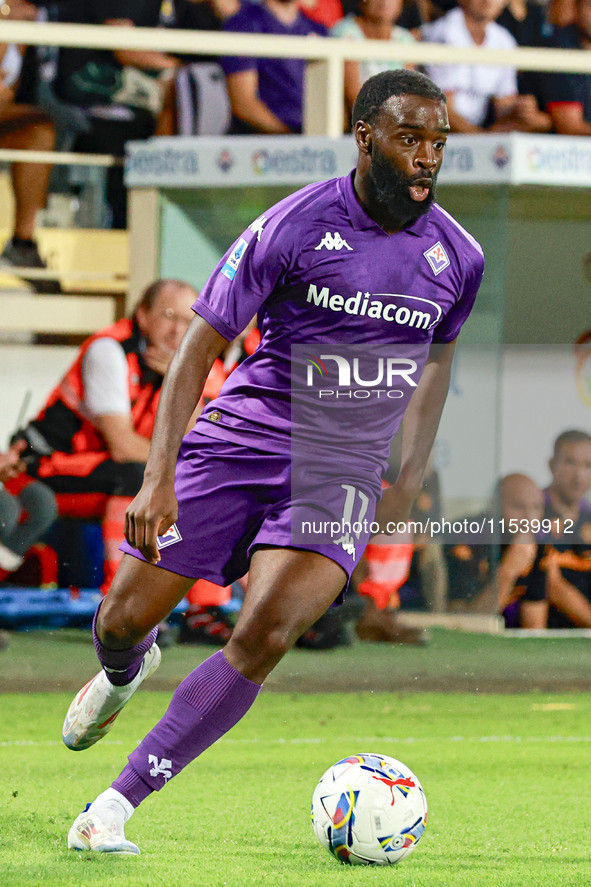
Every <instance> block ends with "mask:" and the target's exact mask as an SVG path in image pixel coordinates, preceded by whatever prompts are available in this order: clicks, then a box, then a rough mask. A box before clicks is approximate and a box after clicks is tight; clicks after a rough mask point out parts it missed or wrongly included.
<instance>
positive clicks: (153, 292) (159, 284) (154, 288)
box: [136, 277, 192, 311]
mask: <svg viewBox="0 0 591 887" xmlns="http://www.w3.org/2000/svg"><path fill="white" fill-rule="evenodd" d="M169 283H175V284H176V285H177V286H178V287H189V288H190V289H192V287H191V284H190V283H187V282H186V281H185V280H176V279H174V278H170V277H164V278H160V279H159V280H155V281H154V282H153V283H151V284H150V286H148V287H147V288H146V289H145V290H144V292H143V293H142V295H141V298H140V300H139V302H138V303H137V305H136V308H139V307H140V305H141V306H142V308H145V309H146V311H149V310H150V309H151V308H153V307H154V304H155V302H156V299H157V298H158V296H159V295H160V293H161V292H162V290H163V289H164V288H165V287H167V286H168V285H169Z"/></svg>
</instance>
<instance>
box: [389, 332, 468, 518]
mask: <svg viewBox="0 0 591 887" xmlns="http://www.w3.org/2000/svg"><path fill="white" fill-rule="evenodd" d="M455 347H456V341H455V340H454V341H453V342H448V343H445V344H433V345H431V349H430V351H429V357H428V359H427V363H426V365H425V369H424V370H423V374H422V376H421V378H420V380H419V384H418V386H417V388H416V390H415V392H414V394H413V396H412V398H411V400H410V403H409V405H408V408H407V410H406V413H405V414H404V420H403V425H402V459H401V465H400V472H399V474H398V477H397V479H396V482H395V483H394V484H393V485H392V486H391V487H390V488H389V489H388V490H386V491H385V492H384V495H383V497H382V500H381V502H380V503H379V505H378V509H377V513H376V520H377V521H378V523H379V524H380V525H381V526H382V527H385V525H386V524H387V523H388V522H390V521H396V522H398V521H406V520H407V519H408V517H409V515H410V510H411V508H412V505H413V502H414V501H415V499H416V498H417V496H418V495H419V493H420V491H421V487H422V484H423V474H424V472H425V468H426V467H427V461H428V459H429V454H430V452H431V448H432V446H433V442H434V441H435V435H436V434H437V428H438V427H439V419H440V418H441V413H442V411H443V406H444V404H445V399H446V397H447V392H448V390H449V382H450V378H451V366H452V361H453V356H454V351H455Z"/></svg>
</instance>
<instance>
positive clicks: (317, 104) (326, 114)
mask: <svg viewBox="0 0 591 887" xmlns="http://www.w3.org/2000/svg"><path fill="white" fill-rule="evenodd" d="M0 41H1V42H3V43H16V44H22V45H26V46H62V47H87V48H94V49H107V50H108V49H135V50H150V49H151V50H158V51H161V52H170V53H174V54H181V55H182V54H184V53H186V54H194V53H206V54H208V55H234V56H250V57H252V56H256V57H267V58H303V59H306V60H307V61H308V65H307V69H306V84H305V98H304V132H305V134H306V135H324V136H328V137H339V136H342V134H343V124H344V63H345V61H348V60H352V61H362V60H364V59H371V58H379V59H384V60H389V59H392V60H401V61H403V62H407V63H414V64H429V63H431V64H446V65H447V64H449V65H453V64H462V65H465V64H472V65H475V64H478V65H498V66H503V67H513V68H516V69H518V70H522V71H549V72H559V71H566V72H577V73H586V74H591V52H585V51H583V50H566V49H538V48H520V49H515V50H492V49H486V48H484V47H475V48H473V49H458V48H455V47H450V46H443V45H441V44H434V43H426V42H424V43H423V42H416V43H413V44H389V43H388V42H386V41H382V40H369V39H368V40H362V41H354V40H347V39H336V38H332V37H330V38H322V37H318V38H312V39H311V38H309V37H288V36H285V37H282V36H279V37H278V36H276V35H269V34H235V33H231V32H219V31H190V30H175V29H167V28H138V27H124V26H121V27H119V26H117V27H114V26H106V25H78V24H65V23H49V22H20V21H2V22H0ZM16 160H20V161H21V162H22V161H28V162H31V163H42V162H45V163H47V162H50V163H54V164H84V165H98V166H112V165H113V164H117V163H121V162H122V161H121V158H117V157H113V156H111V155H91V154H75V153H71V152H70V153H67V154H66V153H61V152H52V151H50V152H40V151H16V150H9V149H0V162H1V161H7V162H14V161H16ZM81 307H82V306H81ZM58 313H61V312H58Z"/></svg>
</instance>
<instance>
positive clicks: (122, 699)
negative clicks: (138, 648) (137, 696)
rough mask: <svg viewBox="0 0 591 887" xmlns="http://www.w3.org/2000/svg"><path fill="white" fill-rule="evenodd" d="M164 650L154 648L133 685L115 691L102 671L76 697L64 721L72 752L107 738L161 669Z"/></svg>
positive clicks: (151, 648) (63, 735) (64, 730)
mask: <svg viewBox="0 0 591 887" xmlns="http://www.w3.org/2000/svg"><path fill="white" fill-rule="evenodd" d="M160 658H161V654H160V648H159V647H158V645H157V644H153V645H152V646H151V647H150V649H149V650H148V652H147V653H146V655H145V656H144V658H143V661H142V664H141V667H140V670H139V671H138V673H137V674H136V676H135V677H134V679H133V680H132V681H131V682H130V683H129V684H124V686H123V687H115V686H114V684H112V683H111V682H110V680H109V679H108V677H107V675H106V674H105V672H104V671H103V670H102V669H101V671H99V673H98V674H97V675H95V677H94V678H93V679H92V680H91V681H89V682H88V683H87V684H86V685H85V686H84V687H82V689H81V690H80V692H79V693H77V694H76V696H75V697H74V699H73V701H72V704H71V705H70V707H69V709H68V713H67V715H66V718H65V720H64V726H63V728H62V739H63V740H64V744H65V745H66V746H67V747H68V748H70V749H72V751H83V750H84V749H85V748H90V746H91V745H94V743H95V742H98V741H99V739H102V738H103V736H105V735H106V734H107V733H108V732H109V730H110V729H111V727H112V726H113V722H114V720H115V718H116V717H117V715H118V714H119V712H120V711H121V709H122V708H123V706H124V705H126V704H127V703H128V702H129V700H130V699H131V697H132V696H133V694H134V693H135V691H136V690H137V688H138V687H139V685H140V684H141V683H143V681H145V680H146V678H148V677H150V675H151V674H152V673H153V672H155V671H156V669H157V668H158V666H159V665H160Z"/></svg>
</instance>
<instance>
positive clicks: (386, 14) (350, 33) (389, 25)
mask: <svg viewBox="0 0 591 887" xmlns="http://www.w3.org/2000/svg"><path fill="white" fill-rule="evenodd" d="M401 10H402V0H361V2H360V4H359V13H358V15H353V14H349V15H348V16H347V17H346V18H344V19H342V20H341V21H340V22H337V24H336V25H335V26H334V28H333V29H332V30H331V35H332V36H333V37H350V38H351V39H353V40H364V39H365V38H370V39H372V40H388V41H390V42H392V43H402V44H408V43H414V37H413V36H412V34H411V33H410V31H407V30H405V28H400V27H398V25H397V24H396V21H397V19H398V17H399V15H400V12H401ZM403 67H404V62H399V61H392V62H387V61H380V60H379V59H373V58H372V59H366V60H365V61H363V62H350V61H346V62H345V109H346V115H347V120H348V121H349V120H350V117H351V110H352V108H353V105H354V103H355V99H356V98H357V93H358V92H359V90H360V88H361V86H362V84H363V83H365V81H366V80H367V79H368V78H369V77H373V75H374V74H379V73H380V72H381V71H395V70H397V69H398V68H403Z"/></svg>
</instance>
